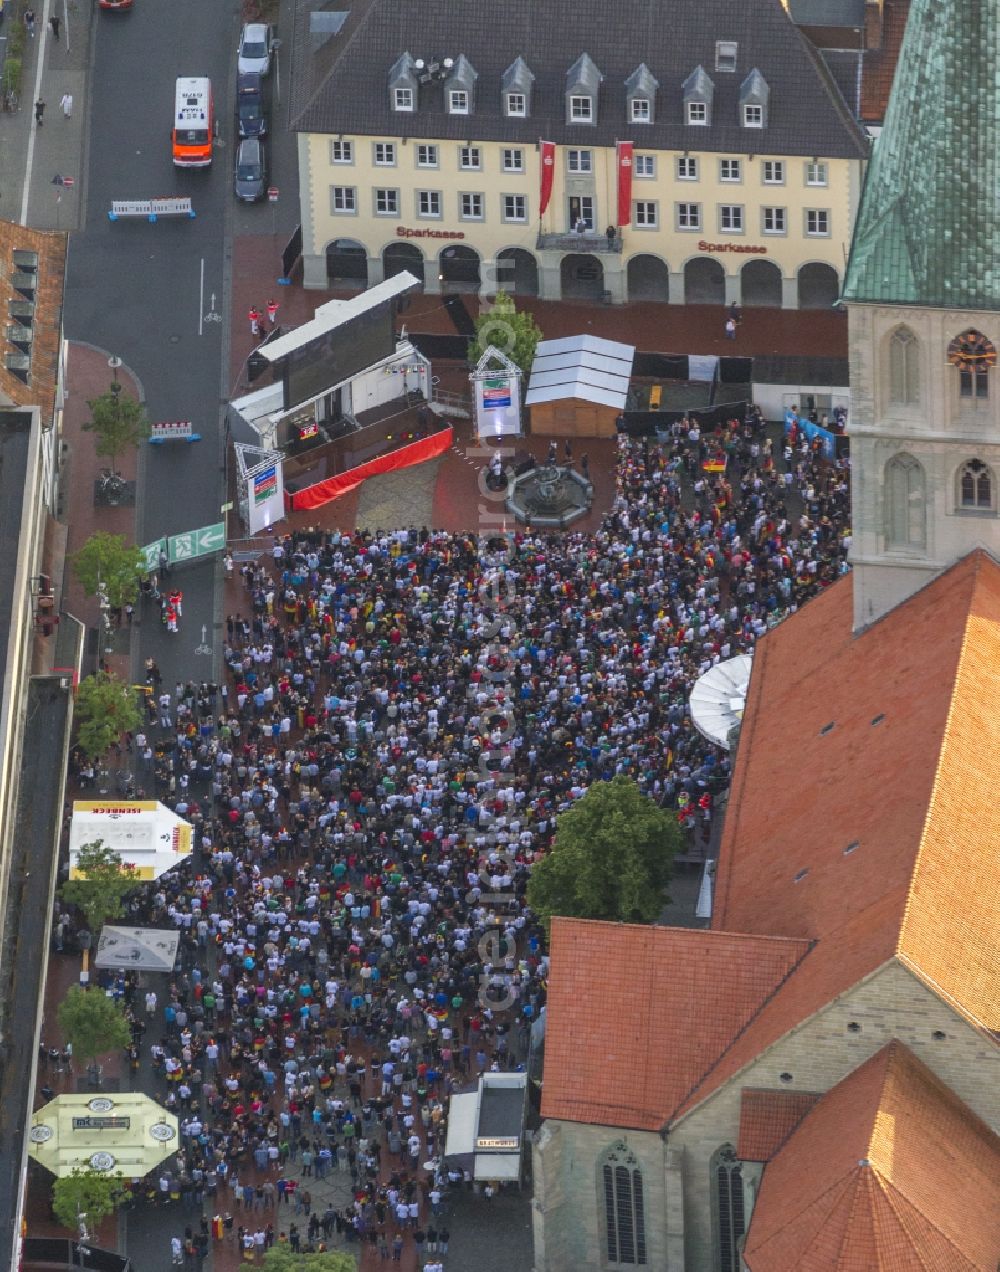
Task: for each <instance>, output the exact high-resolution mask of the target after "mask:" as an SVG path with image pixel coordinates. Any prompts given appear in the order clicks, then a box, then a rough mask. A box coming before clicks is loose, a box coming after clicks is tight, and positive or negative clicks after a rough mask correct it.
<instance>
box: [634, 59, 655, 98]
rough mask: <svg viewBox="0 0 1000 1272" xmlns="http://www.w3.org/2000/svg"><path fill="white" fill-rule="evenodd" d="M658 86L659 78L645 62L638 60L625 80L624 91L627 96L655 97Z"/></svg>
mask: <svg viewBox="0 0 1000 1272" xmlns="http://www.w3.org/2000/svg"><path fill="white" fill-rule="evenodd" d="M659 87H660V82H659V80H658V79H656V77H655V76H654V75H653V72H652V71H651V70H650V69H649V67H648V66H647V65H646V63H645V62H640V63H639V65H638V66H637V67H636V68H635V70H634V71H633V72H632V74H631V75H630V76H629V77H628V79H627V80H626V81H625V92H626V93H628V95H629V97H655V96H656V90H657V89H658V88H659Z"/></svg>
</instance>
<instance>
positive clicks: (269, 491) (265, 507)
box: [246, 459, 285, 534]
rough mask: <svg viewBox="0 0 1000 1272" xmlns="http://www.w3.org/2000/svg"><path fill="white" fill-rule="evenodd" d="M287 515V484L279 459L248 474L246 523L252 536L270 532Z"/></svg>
mask: <svg viewBox="0 0 1000 1272" xmlns="http://www.w3.org/2000/svg"><path fill="white" fill-rule="evenodd" d="M284 515H285V482H284V475H283V472H282V467H281V462H280V461H279V460H277V459H275V460H272V462H271V463H268V464H265V465H264V466H263V467H261V468H257V469H254V470H252V471H251V472H248V473H247V476H246V521H247V530H248V531H249V532H250V534H256V533H257V532H258V531H260V530H270V528H271V526H273V525H274V523H275V522H276V521H280V520H281V519H282V517H283V516H284Z"/></svg>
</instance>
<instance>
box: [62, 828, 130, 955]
mask: <svg viewBox="0 0 1000 1272" xmlns="http://www.w3.org/2000/svg"><path fill="white" fill-rule="evenodd" d="M76 868H77V871H78V872H79V873H80V874H82V875H85V876H86V877H85V878H83V879H69V880H67V882H66V883H64V884H63V885H62V887H61V888H60V890H59V891H60V894H61V896H62V898H63V900H64V901H69V902H70V904H71V905H76V906H79V907H80V909H81V910H82V911H83V913H84V915H85V917H86V919H87V926H88V927H89V928H90V930H91V931H92V932H96V931H97V930H98V928H100V927H101V926H102V925H103V924H105V923H107V922H108V920H109V919H117V918H120V917H121V915H122V912H123V907H122V900H123V898H124V897H126V896H127V895H128V893H130V892H131V891H132V889H133V888H134V887H135V886H136V885H137V884H138V882H139V872H138V870H137V869H136V867H135V866H132V865H128V864H126V863H124V862H123V861H122V859H121V858H120V857H119V856H118V854H117V853H116V852H113V851H112V850H111V849H110V848H108V847H107V846H106V844H105V843H104V840H103V839H97V840H95V841H94V842H93V843H92V844H84V845H83V846H82V847H81V848H80V852H79V856H78V858H77V865H76Z"/></svg>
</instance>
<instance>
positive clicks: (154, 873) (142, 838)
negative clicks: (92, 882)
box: [69, 799, 191, 880]
mask: <svg viewBox="0 0 1000 1272" xmlns="http://www.w3.org/2000/svg"><path fill="white" fill-rule="evenodd" d="M98 839H100V840H102V841H103V842H104V845H105V847H106V848H110V849H111V851H112V852H114V853H117V854H118V856H119V857H120V858H121V860H122V862H123V864H126V865H130V866H134V867H135V868H136V870H137V871H138V874H139V878H140V879H144V880H148V879H159V877H160V875H162V874H166V872H167V871H168V870H170V869H171V868H172V867H173V866H176V865H177V863H178V862H179V861H181V860H183V858H185V857H187V856H190V853H191V825H190V823H189V822H186V821H185V820H184V819H183V818H182V817H178V816H177V814H176V813H172V812H171V811H170V809H169V808H166V807H165V806H164V805H163V804H160V803H157V802H155V801H153V800H120V801H118V802H117V803H112V802H111V801H109V800H95V801H90V800H82V799H78V800H76V801H75V802H74V804H73V820H72V822H71V824H70V829H69V877H70V878H71V879H80V878H82V877H83V876H81V875H80V874H79V872H78V871H77V861H78V860H79V856H80V849H81V848H82V847H83V846H84V844H92V843H94V842H95V840H98Z"/></svg>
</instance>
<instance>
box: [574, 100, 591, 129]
mask: <svg viewBox="0 0 1000 1272" xmlns="http://www.w3.org/2000/svg"><path fill="white" fill-rule="evenodd" d="M569 117H570V119H571V121H572V122H573V123H574V124H591V123H593V122H594V99H593V98H592V97H571V98H570V99H569Z"/></svg>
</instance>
